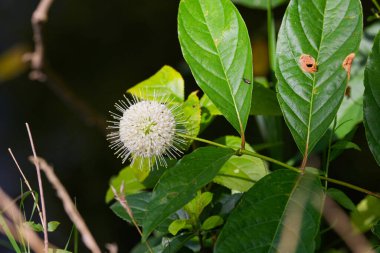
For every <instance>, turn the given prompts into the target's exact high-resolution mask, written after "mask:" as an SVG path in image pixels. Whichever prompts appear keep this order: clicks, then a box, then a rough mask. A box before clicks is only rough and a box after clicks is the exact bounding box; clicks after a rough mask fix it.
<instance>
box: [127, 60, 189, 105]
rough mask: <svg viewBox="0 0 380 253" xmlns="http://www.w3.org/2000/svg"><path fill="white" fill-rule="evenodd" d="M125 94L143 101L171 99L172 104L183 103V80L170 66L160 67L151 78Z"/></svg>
mask: <svg viewBox="0 0 380 253" xmlns="http://www.w3.org/2000/svg"><path fill="white" fill-rule="evenodd" d="M127 92H129V93H131V94H132V95H134V96H136V97H138V98H141V99H145V100H156V101H160V100H163V101H166V100H167V99H172V100H173V101H172V102H183V101H184V99H185V98H184V97H185V85H184V81H183V78H182V76H181V74H180V73H178V72H177V71H176V70H175V69H173V68H172V67H170V66H164V67H162V68H161V69H160V70H159V71H158V72H157V73H155V74H154V75H153V76H151V77H149V78H148V79H146V80H145V81H142V82H141V83H138V84H136V85H135V86H133V87H132V88H130V89H129V90H127Z"/></svg>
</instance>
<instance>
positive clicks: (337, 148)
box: [330, 140, 361, 161]
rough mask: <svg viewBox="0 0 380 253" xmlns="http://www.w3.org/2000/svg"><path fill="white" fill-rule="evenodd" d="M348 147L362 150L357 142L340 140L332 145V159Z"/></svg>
mask: <svg viewBox="0 0 380 253" xmlns="http://www.w3.org/2000/svg"><path fill="white" fill-rule="evenodd" d="M347 149H355V150H357V151H361V149H360V147H359V146H358V145H357V144H355V143H353V142H351V141H346V140H340V141H337V142H336V143H335V144H334V145H332V146H331V154H330V161H332V160H334V159H335V158H337V157H338V156H339V155H340V154H341V153H342V151H343V150H347Z"/></svg>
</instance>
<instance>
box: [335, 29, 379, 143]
mask: <svg viewBox="0 0 380 253" xmlns="http://www.w3.org/2000/svg"><path fill="white" fill-rule="evenodd" d="M379 30H380V23H374V24H372V25H371V26H368V27H366V28H365V30H364V36H363V38H362V40H361V42H360V46H359V53H358V55H357V56H356V57H355V60H354V62H353V64H352V69H351V79H350V81H349V83H348V85H349V87H350V88H349V89H350V94H349V96H348V94H347V95H345V96H344V98H343V101H342V104H341V105H340V107H339V110H338V114H337V128H336V129H335V131H334V133H335V136H336V137H337V138H338V139H343V138H344V137H345V136H347V135H348V134H349V133H350V132H351V131H352V130H353V129H354V128H355V127H356V126H357V125H358V124H359V123H361V122H362V121H363V93H364V69H365V65H366V62H367V58H368V55H369V53H370V52H371V49H372V45H373V40H374V39H375V37H376V34H377V33H378V31H379Z"/></svg>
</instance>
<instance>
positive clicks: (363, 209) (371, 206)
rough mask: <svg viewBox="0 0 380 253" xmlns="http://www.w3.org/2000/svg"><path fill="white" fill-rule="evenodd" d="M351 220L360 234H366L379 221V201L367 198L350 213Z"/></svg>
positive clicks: (370, 197)
mask: <svg viewBox="0 0 380 253" xmlns="http://www.w3.org/2000/svg"><path fill="white" fill-rule="evenodd" d="M351 220H352V222H353V223H354V224H355V226H356V227H357V228H358V229H359V230H360V232H367V231H368V230H370V229H371V228H372V227H373V226H374V225H375V224H376V223H377V222H378V221H379V220H380V199H378V198H376V197H373V196H367V197H365V198H364V199H363V200H362V201H360V202H359V204H357V206H356V210H355V211H353V212H352V213H351Z"/></svg>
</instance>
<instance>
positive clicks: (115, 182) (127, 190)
mask: <svg viewBox="0 0 380 253" xmlns="http://www.w3.org/2000/svg"><path fill="white" fill-rule="evenodd" d="M149 171H150V168H149V166H143V167H142V168H141V169H139V168H137V167H133V166H132V167H131V166H127V167H125V168H124V169H122V170H121V171H120V172H119V174H118V175H117V176H116V177H113V178H111V180H110V185H111V186H113V187H114V188H115V189H116V190H119V189H120V186H121V184H124V192H123V193H124V194H132V193H136V192H139V191H141V190H144V189H145V185H144V184H143V183H142V181H143V180H144V179H145V178H146V177H147V176H148V175H149ZM113 198H114V194H113V191H112V189H111V187H110V188H109V189H108V190H107V193H106V203H109V202H110V201H111V200H113Z"/></svg>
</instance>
